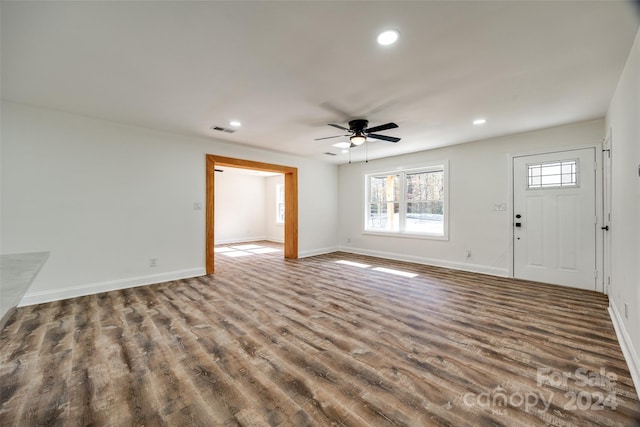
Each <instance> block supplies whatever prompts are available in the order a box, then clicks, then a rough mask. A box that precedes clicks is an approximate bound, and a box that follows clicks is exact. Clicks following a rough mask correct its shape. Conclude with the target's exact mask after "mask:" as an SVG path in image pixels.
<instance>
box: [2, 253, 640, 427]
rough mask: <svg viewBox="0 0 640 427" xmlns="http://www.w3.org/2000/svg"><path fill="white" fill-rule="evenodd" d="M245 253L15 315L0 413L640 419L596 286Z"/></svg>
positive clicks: (43, 419) (418, 420)
mask: <svg viewBox="0 0 640 427" xmlns="http://www.w3.org/2000/svg"><path fill="white" fill-rule="evenodd" d="M255 244H256V245H259V246H263V247H268V248H274V249H278V248H280V249H281V247H279V246H278V245H274V244H271V243H268V242H256V243H255ZM229 246H243V245H229ZM220 250H222V251H224V250H225V249H220ZM226 250H227V251H229V249H226ZM250 251H251V249H248V248H247V249H246V250H245V252H247V255H246V256H237V257H231V256H229V253H228V252H227V254H225V253H222V252H220V253H218V254H216V267H217V272H216V274H214V275H212V276H206V277H200V278H195V279H187V280H177V281H173V282H169V283H164V284H159V285H153V286H145V287H139V288H133V289H127V290H122V291H114V292H108V293H102V294H98V295H92V296H87V297H81V298H74V299H69V300H65V301H58V302H53V303H48V304H41V305H36V306H29V307H22V308H19V309H18V310H16V312H15V313H14V314H13V316H12V317H11V318H10V319H9V321H8V322H7V325H6V326H5V328H4V329H3V331H2V335H1V340H2V341H1V347H0V364H1V365H0V403H1V406H0V425H2V426H31V425H33V426H35V425H62V426H79V425H95V426H129V425H147V426H164V425H166V426H182V425H184V426H198V425H202V426H231V425H246V426H267V425H271V426H276V425H278V426H304V425H344V426H377V425H380V426H385V425H401V426H432V425H433V426H502V425H504V426H543V425H556V426H637V425H640V402H639V401H638V396H637V395H636V392H635V390H634V388H633V384H632V381H631V379H630V376H629V371H628V368H627V365H626V363H625V361H624V358H623V356H622V352H621V350H620V346H619V344H618V342H617V340H616V335H615V332H614V329H613V326H612V324H611V320H610V319H609V315H608V313H607V304H608V303H607V298H606V296H604V295H601V294H598V293H594V292H586V291H581V290H575V289H569V288H563V287H557V286H548V285H542V284H539V283H533V282H524V281H517V280H511V279H505V278H497V277H492V276H485V275H478V274H471V273H464V272H456V271H451V270H446V269H441V268H434V267H426V266H420V265H415V264H408V263H402V262H394V261H387V260H381V259H376V258H371V257H364V256H357V255H352V254H345V253H334V254H329V255H323V256H317V257H312V258H307V259H302V260H297V261H288V260H283V259H282V252H281V251H280V252H272V253H260V254H258V253H252V252H250ZM257 252H265V251H257ZM232 255H245V254H243V253H242V251H240V252H238V253H235V254H232ZM338 261H348V262H349V263H351V264H349V263H346V264H345V263H340V262H338ZM353 263H358V264H364V265H366V266H367V267H364V266H358V265H354V264H353ZM376 267H384V268H389V269H395V270H399V271H401V272H409V273H414V274H417V276H416V277H413V278H410V277H403V276H399V275H396V274H392V272H388V271H376V270H374V268H376ZM587 379H589V381H587ZM606 379H609V381H604V380H606ZM606 398H608V400H605V399H606ZM611 406H614V407H615V409H612V408H611Z"/></svg>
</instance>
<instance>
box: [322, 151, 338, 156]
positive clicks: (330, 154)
mask: <svg viewBox="0 0 640 427" xmlns="http://www.w3.org/2000/svg"><path fill="white" fill-rule="evenodd" d="M324 154H326V155H327V156H335V155H336V153H329V152H328V151H327V152H326V153H324Z"/></svg>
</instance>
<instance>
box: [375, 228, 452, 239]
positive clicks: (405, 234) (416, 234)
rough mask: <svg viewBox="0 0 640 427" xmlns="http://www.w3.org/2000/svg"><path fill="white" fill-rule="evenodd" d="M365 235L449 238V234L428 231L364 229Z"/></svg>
mask: <svg viewBox="0 0 640 427" xmlns="http://www.w3.org/2000/svg"><path fill="white" fill-rule="evenodd" d="M362 234H364V235H369V236H384V237H401V238H406V239H423V240H449V236H447V235H446V234H445V235H442V236H441V235H438V234H426V233H422V234H421V233H400V232H395V231H393V232H392V231H370V230H364V231H363V232H362Z"/></svg>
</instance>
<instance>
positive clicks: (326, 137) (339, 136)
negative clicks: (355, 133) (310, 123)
mask: <svg viewBox="0 0 640 427" xmlns="http://www.w3.org/2000/svg"><path fill="white" fill-rule="evenodd" d="M343 136H351V135H336V136H325V137H324V138H316V139H314V141H320V140H321V139H331V138H342V137H343Z"/></svg>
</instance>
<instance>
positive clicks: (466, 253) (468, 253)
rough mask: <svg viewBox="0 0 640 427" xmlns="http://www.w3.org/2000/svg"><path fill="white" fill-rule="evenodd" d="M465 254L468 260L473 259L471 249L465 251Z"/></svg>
mask: <svg viewBox="0 0 640 427" xmlns="http://www.w3.org/2000/svg"><path fill="white" fill-rule="evenodd" d="M464 253H465V255H466V257H467V258H471V249H467V250H466V251H464Z"/></svg>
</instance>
